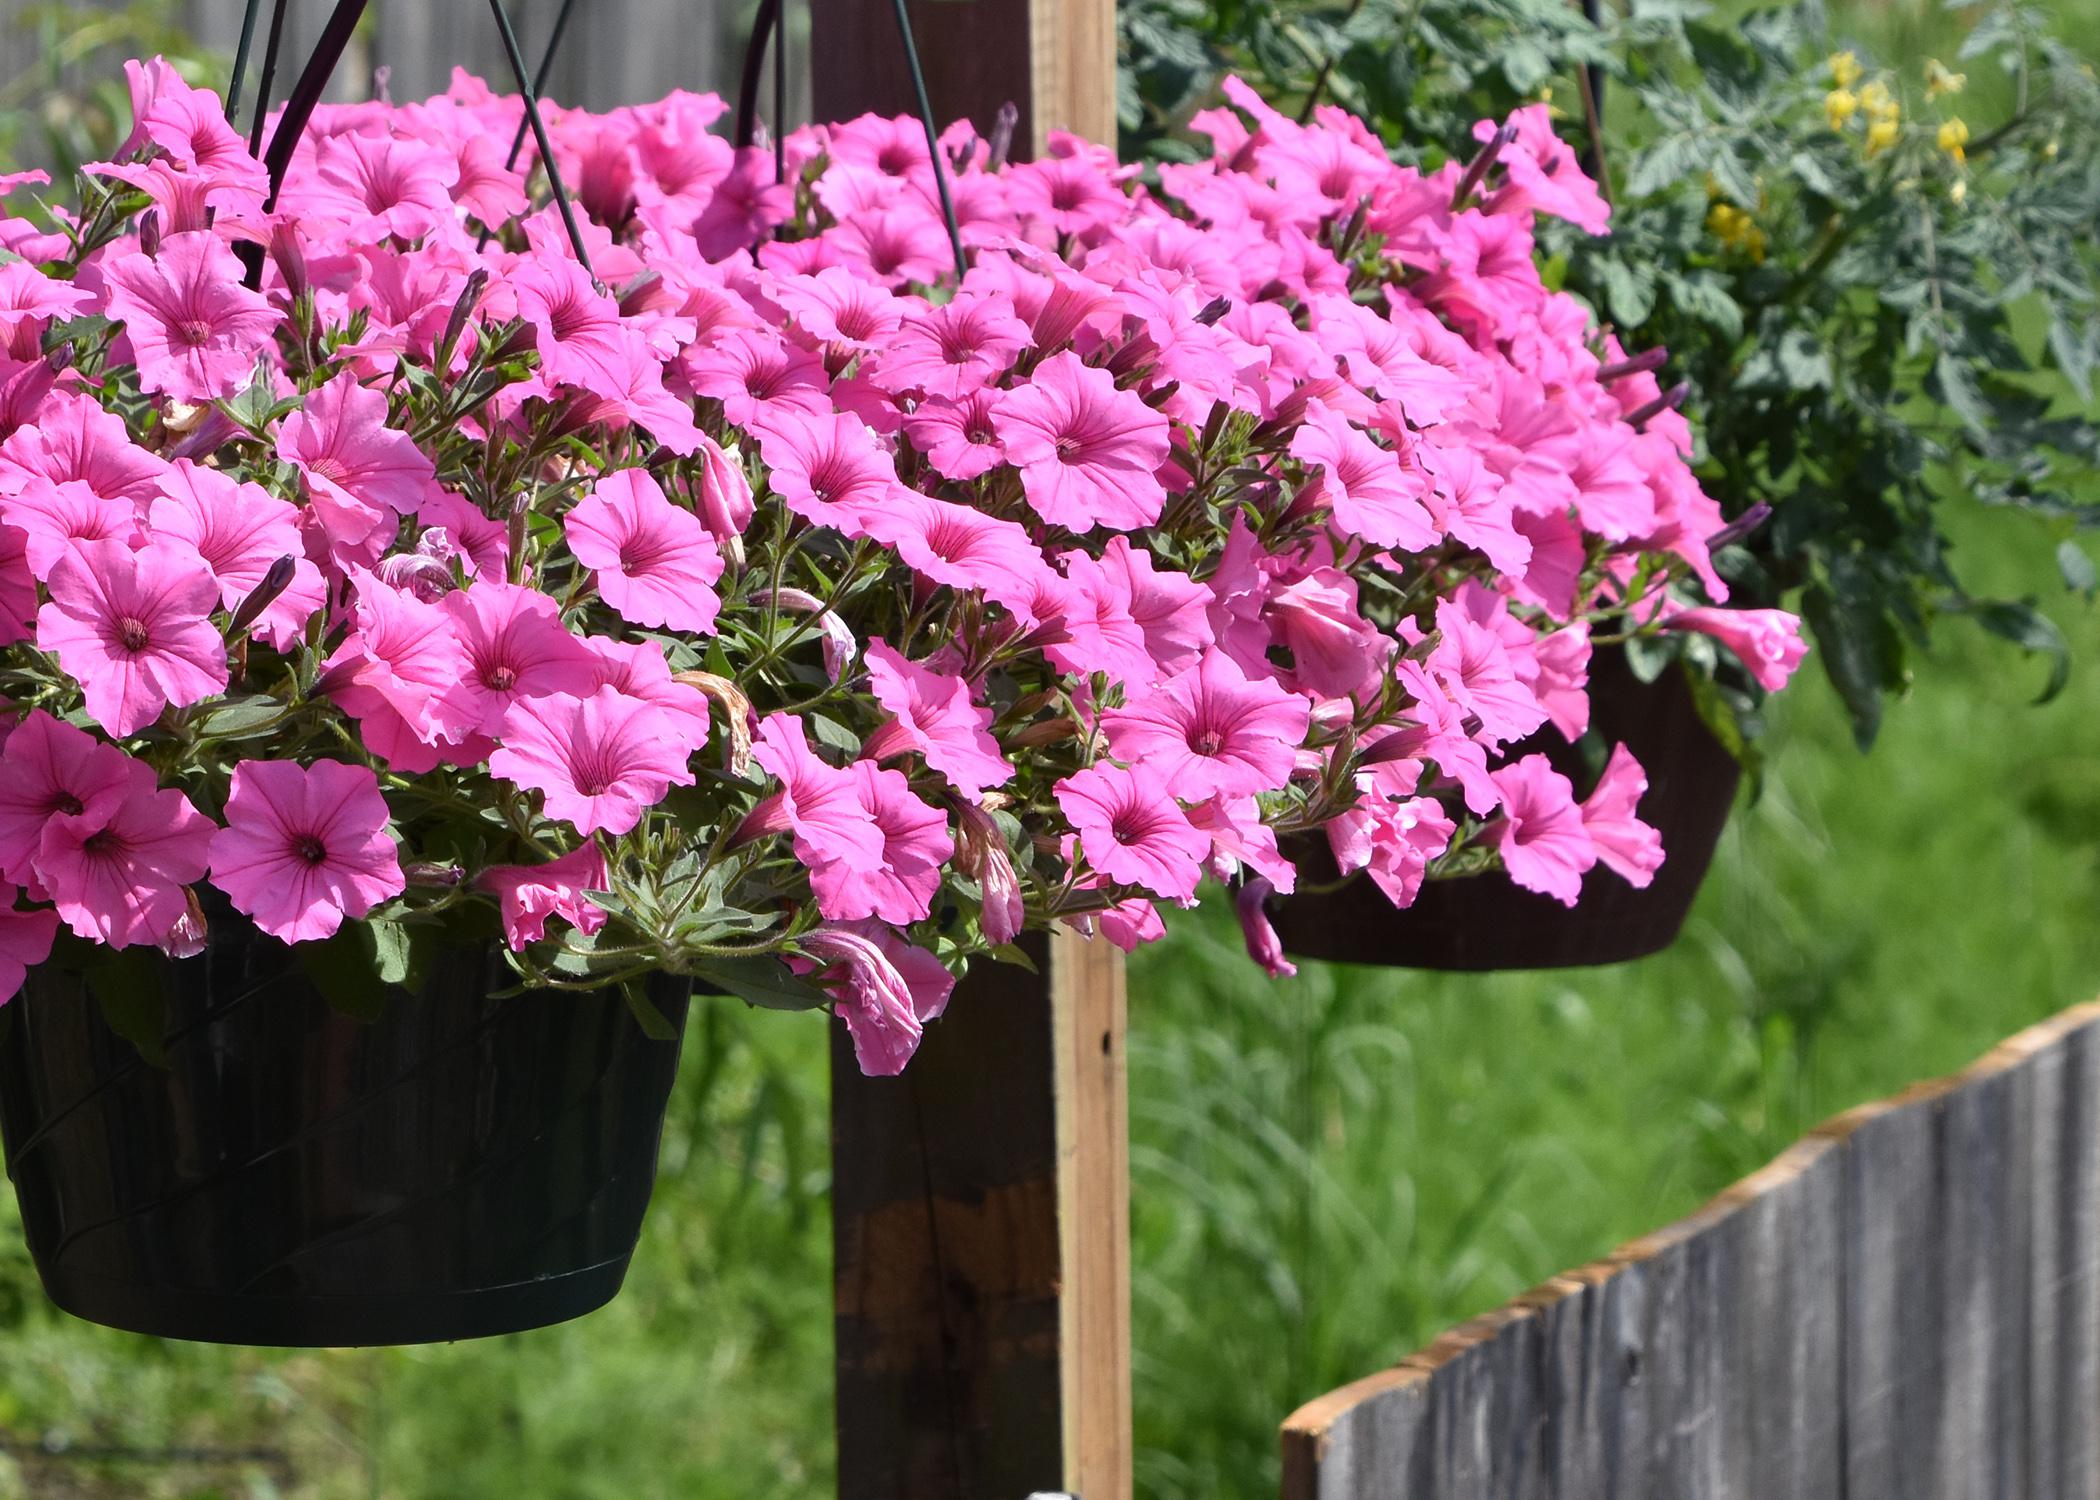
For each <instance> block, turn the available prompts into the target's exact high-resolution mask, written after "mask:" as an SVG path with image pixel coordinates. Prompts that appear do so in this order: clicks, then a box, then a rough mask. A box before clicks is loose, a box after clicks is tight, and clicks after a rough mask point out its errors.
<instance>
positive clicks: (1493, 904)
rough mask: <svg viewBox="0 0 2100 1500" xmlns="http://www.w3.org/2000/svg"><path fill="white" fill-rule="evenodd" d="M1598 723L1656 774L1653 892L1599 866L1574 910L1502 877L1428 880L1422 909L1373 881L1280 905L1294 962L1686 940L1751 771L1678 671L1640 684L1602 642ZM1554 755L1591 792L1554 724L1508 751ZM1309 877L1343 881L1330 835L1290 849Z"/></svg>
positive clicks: (1282, 932)
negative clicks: (1720, 736) (1710, 723)
mask: <svg viewBox="0 0 2100 1500" xmlns="http://www.w3.org/2000/svg"><path fill="white" fill-rule="evenodd" d="M1589 693H1590V720H1591V725H1592V727H1593V728H1594V729H1595V731H1596V732H1597V734H1598V735H1599V736H1600V737H1601V738H1602V739H1604V740H1605V741H1606V742H1607V743H1622V744H1624V745H1625V746H1626V748H1627V749H1629V750H1630V751H1632V752H1633V755H1634V758H1635V759H1637V760H1638V761H1639V762H1640V763H1641V766H1642V768H1643V769H1644V770H1645V771H1646V772H1647V773H1648V792H1647V795H1646V796H1645V797H1643V798H1642V799H1641V804H1640V816H1641V818H1642V820H1643V821H1645V822H1647V823H1650V824H1652V825H1654V827H1656V828H1657V829H1658V830H1660V831H1661V833H1662V840H1663V850H1664V859H1663V864H1662V868H1661V869H1659V870H1658V871H1656V873H1655V879H1654V880H1653V881H1652V882H1651V883H1650V884H1649V885H1648V886H1647V887H1646V888H1644V889H1635V888H1634V887H1633V886H1631V885H1629V884H1627V882H1626V881H1625V880H1623V879H1622V878H1620V877H1619V876H1618V875H1616V874H1614V873H1613V872H1612V871H1610V870H1608V869H1606V868H1605V867H1604V866H1603V865H1601V864H1600V865H1597V866H1596V867H1595V868H1593V869H1592V870H1591V871H1590V872H1589V874H1588V875H1587V876H1585V877H1584V879H1583V884H1582V899H1581V900H1580V901H1579V902H1578V903H1577V904H1576V905H1574V906H1573V907H1568V906H1563V905H1562V904H1561V903H1560V902H1558V901H1555V900H1554V899H1553V898H1552V897H1550V896H1541V895H1539V894H1537V893H1536V892H1533V891H1527V890H1524V889H1522V888H1521V887H1519V886H1517V885H1515V884H1513V883H1512V882H1511V881H1510V879H1509V877H1508V876H1506V875H1503V874H1501V873H1500V872H1495V873H1491V874H1485V875H1470V876H1464V877H1461V878H1459V879H1456V880H1433V881H1430V882H1428V883H1426V884H1425V885H1423V887H1422V889H1421V892H1420V894H1419V895H1417V896H1416V898H1415V902H1414V905H1412V906H1410V907H1408V908H1406V909H1405V910H1398V909H1396V908H1395V907H1394V906H1393V904H1392V903H1391V902H1390V901H1388V900H1387V899H1386V898H1385V895H1384V893H1383V892H1381V891H1380V890H1379V889H1378V887H1377V886H1375V885H1373V884H1372V883H1371V882H1370V881H1369V880H1366V879H1362V878H1359V879H1356V880H1352V881H1350V882H1349V883H1348V884H1347V885H1344V886H1342V887H1341V888H1340V889H1339V890H1335V891H1331V892H1328V893H1326V894H1322V895H1307V896H1292V897H1290V898H1289V899H1287V900H1286V901H1284V902H1283V904H1282V908H1281V910H1280V912H1279V913H1278V915H1277V918H1276V931H1277V934H1278V935H1279V936H1280V937H1281V938H1282V940H1283V946H1284V948H1285V950H1286V951H1287V952H1289V953H1291V954H1292V955H1294V956H1295V957H1298V958H1310V959H1327V960H1332V961H1334V962H1338V963H1359V964H1383V965H1386V966H1388V967H1393V968H1404V969H1449V970H1461V971H1468V972H1476V973H1477V972H1484V971H1488V970H1499V969H1561V968H1577V967H1583V966H1587V965H1594V964H1615V963H1623V962H1625V961H1626V960H1628V959H1634V958H1646V957H1647V956H1648V955H1649V954H1651V953H1659V952H1661V951H1662V950H1663V949H1665V948H1667V947H1669V946H1670V944H1671V943H1673V942H1675V941H1676V940H1677V934H1678V933H1679V931H1681V930H1682V929H1683V927H1684V919H1685V917H1686V915H1687V914H1688V913H1689V912H1690V911H1691V909H1692V900H1693V898H1694V897H1696V896H1697V895H1698V894H1699V886H1700V884H1701V883H1702V882H1703V881H1704V880H1705V879H1706V870H1707V866H1709V865H1710V864H1711V863H1712V862H1713V854H1714V846H1715V845H1716V844H1717V843H1719V842H1720V838H1721V830H1722V828H1724V827H1725V826H1726V825H1727V822H1728V814H1729V811H1730V809H1731V808H1732V807H1733V806H1734V804H1735V792H1736V785H1737V783H1738V781H1739V779H1740V777H1741V767H1740V766H1738V765H1737V763H1736V760H1735V757H1734V756H1733V755H1731V754H1729V752H1728V750H1727V748H1726V747H1725V746H1723V745H1722V744H1721V742H1720V741H1719V740H1717V739H1716V738H1714V735H1713V731H1711V730H1710V729H1708V728H1707V727H1706V724H1705V722H1704V721H1703V720H1702V719H1701V718H1700V717H1699V710H1698V708H1697V706H1696V705H1695V704H1694V702H1693V700H1692V692H1691V688H1690V686H1689V685H1688V684H1687V683H1686V681H1685V679H1684V675H1683V673H1682V672H1681V671H1676V670H1672V671H1668V672H1665V673H1664V674H1663V675H1662V676H1661V677H1660V678H1658V679H1657V680H1656V681H1654V682H1652V683H1646V682H1642V681H1641V680H1640V679H1639V678H1638V677H1636V676H1634V674H1633V671H1632V669H1631V668H1630V667H1629V666H1628V665H1627V664H1626V658H1625V655H1624V653H1623V652H1619V651H1599V652H1598V653H1597V656H1596V658H1595V660H1594V661H1593V662H1592V663H1591V669H1590V684H1589ZM1534 751H1541V752H1544V753H1545V754H1546V755H1547V756H1548V757H1549V758H1550V759H1551V760H1552V762H1553V764H1554V767H1555V769H1557V770H1559V771H1560V772H1561V773H1562V774H1563V775H1565V776H1567V777H1568V778H1569V779H1570V780H1571V781H1573V782H1574V783H1575V787H1576V790H1577V792H1578V793H1581V794H1584V795H1586V794H1587V793H1588V791H1589V789H1590V785H1591V783H1592V782H1593V781H1594V780H1595V773H1594V772H1593V771H1592V770H1591V769H1590V768H1588V767H1587V766H1586V764H1585V762H1584V760H1583V758H1582V756H1581V755H1580V754H1579V753H1578V751H1577V749H1576V747H1574V746H1571V745H1569V744H1568V743H1567V742H1566V741H1565V740H1563V739H1562V738H1561V737H1560V736H1559V735H1558V734H1556V733H1554V732H1553V731H1552V730H1551V729H1545V730H1541V731H1540V732H1539V733H1538V734H1537V735H1534V736H1533V737H1532V738H1531V739H1529V740H1526V741H1524V742H1523V743H1521V744H1519V745H1515V746H1512V747H1511V748H1510V750H1509V757H1510V758H1511V759H1516V758H1518V757H1520V756H1523V755H1526V754H1530V753H1532V752H1534ZM1293 852H1294V853H1295V854H1297V855H1298V856H1299V857H1300V858H1299V879H1300V880H1301V881H1302V882H1303V883H1305V884H1307V885H1317V884H1320V883H1322V882H1323V881H1331V880H1334V879H1335V878H1336V871H1335V867H1334V862H1333V859H1332V858H1331V856H1330V855H1329V853H1328V850H1327V845H1326V841H1325V840H1324V839H1321V840H1308V841H1306V844H1305V846H1304V847H1303V848H1301V849H1298V850H1294V851H1293Z"/></svg>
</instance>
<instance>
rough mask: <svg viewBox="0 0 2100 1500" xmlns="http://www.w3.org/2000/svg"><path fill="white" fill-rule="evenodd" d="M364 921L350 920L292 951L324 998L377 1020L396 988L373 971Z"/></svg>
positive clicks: (352, 1014) (339, 1007)
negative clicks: (362, 931)
mask: <svg viewBox="0 0 2100 1500" xmlns="http://www.w3.org/2000/svg"><path fill="white" fill-rule="evenodd" d="M364 925H365V924H363V923H349V924H346V925H345V926H343V927H341V928H338V929H337V930H336V933H335V935H334V936H333V937H329V938H326V939H324V940H322V941H321V942H318V943H294V944H293V945H292V952H293V954H294V955H296V956H297V958H298V960H299V967H300V968H301V969H303V970H304V971H305V972H306V977H307V978H308V979H309V980H310V981H312V983H313V987H314V988H315V989H317V990H319V991H320V992H321V998H322V999H324V1000H326V1001H327V1002H328V1003H329V1004H330V1005H331V1006H333V1007H334V1008H335V1009H337V1010H339V1011H341V1012H342V1013H343V1014H344V1015H346V1016H350V1017H352V1018H354V1019H356V1020H359V1021H376V1020H378V1019H379V1017H380V1016H381V1015H383V1014H385V1012H386V1007H387V1002H388V1001H389V1000H390V999H392V998H393V991H392V990H391V989H390V988H389V987H388V986H387V985H386V984H385V983H384V982H383V981H381V979H380V978H379V976H378V974H376V973H375V972H373V967H372V955H371V954H370V952H369V951H368V950H367V949H366V948H365V945H364V942H363V941H362V939H361V938H360V937H359V933H360V931H361V930H362V928H363V926H364Z"/></svg>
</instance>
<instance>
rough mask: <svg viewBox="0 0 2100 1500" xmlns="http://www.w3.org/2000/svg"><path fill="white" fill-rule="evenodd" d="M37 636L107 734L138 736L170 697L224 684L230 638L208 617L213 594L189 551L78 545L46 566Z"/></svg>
mask: <svg viewBox="0 0 2100 1500" xmlns="http://www.w3.org/2000/svg"><path fill="white" fill-rule="evenodd" d="M49 588H50V592H51V602H50V603H49V604H46V605H45V606H44V607H43V608H42V609H40V610H38V611H37V619H36V639H37V645H38V646H39V647H41V648H42V649H43V650H46V651H50V652H52V653H54V654H55V655H56V656H57V657H58V660H59V665H61V666H63V667H64V668H65V669H66V671H68V672H69V673H71V674H72V676H73V678H74V680H75V681H77V682H78V683H79V684H80V689H81V692H82V693H83V694H84V695H85V696H86V698H87V708H88V712H89V713H91V714H93V715H94V716H95V721H96V722H97V723H99V724H100V725H101V726H102V727H103V728H104V729H107V730H108V731H109V732H110V733H111V734H116V735H125V734H136V733H137V732H138V731H139V730H141V729H143V728H145V727H146V726H147V725H148V724H150V723H152V722H153V721H154V720H155V719H157V718H159V717H160V713H161V710H162V709H164V708H166V707H167V706H168V705H169V704H171V703H172V704H174V705H176V706H177V707H180V706H182V705H184V704H188V703H195V702H198V701H199V700H200V699H204V698H208V697H210V696H211V695H212V694H214V693H218V692H222V691H224V690H225V687H226V644H225V642H224V641H223V640H221V639H220V637H219V632H218V630H217V629H216V628H215V627H214V626H213V625H212V623H211V621H210V619H209V618H208V617H209V616H210V614H211V611H212V609H213V607H214V606H215V605H216V604H217V603H218V597H219V591H218V588H217V586H216V585H215V584H214V583H213V582H212V577H211V574H210V573H209V572H207V571H206V570H204V569H202V568H199V567H198V566H197V563H196V555H195V554H194V553H192V552H190V551H189V550H188V549H187V548H183V547H179V546H173V545H169V544H167V543H156V544H154V545H151V546H148V547H143V548H141V549H140V550H139V551H137V552H133V551H132V550H131V549H129V548H128V547H125V546H124V545H123V544H122V543H119V542H83V543H80V544H79V546H78V548H77V550H76V551H75V552H74V553H72V554H71V555H70V556H67V557H63V558H61V559H60V560H59V562H58V565H57V566H56V567H55V568H53V569H52V570H51V578H50V581H49Z"/></svg>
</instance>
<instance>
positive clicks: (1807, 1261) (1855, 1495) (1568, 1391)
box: [1283, 1004, 2100, 1500]
mask: <svg viewBox="0 0 2100 1500" xmlns="http://www.w3.org/2000/svg"><path fill="white" fill-rule="evenodd" d="M2096 1131H2100V1004H2092V1005H2084V1006H2078V1007H2075V1008H2073V1009H2071V1010H2068V1011H2065V1012H2064V1013H2063V1014H2061V1015H2059V1016H2057V1017H2055V1018H2054V1019H2052V1020H2050V1021H2047V1022H2044V1023H2043V1024H2042V1025H2040V1026H2036V1027H2034V1028H2032V1029H2030V1030H2028V1031H2025V1032H2022V1033H2021V1034H2020V1035H2018V1036H2016V1037H2014V1038H2012V1039H2011V1040H2010V1041H2007V1042H2005V1043H2003V1044H2002V1045H2000V1046H1999V1047H1997V1048H1994V1049H1993V1050H1992V1051H1991V1052H1990V1053H1988V1054H1987V1055H1986V1056H1984V1057H1983V1058H1981V1059H1980V1060H1979V1061H1978V1062H1976V1063H1975V1064H1974V1065H1973V1066H1971V1067H1970V1068H1968V1069H1966V1070H1965V1071H1963V1072H1961V1073H1959V1074H1956V1075H1955V1076H1953V1077H1951V1078H1946V1079H1939V1080H1934V1081H1932V1082H1929V1083H1924V1084H1919V1085H1916V1086H1914V1087H1912V1088H1910V1089H1908V1090H1905V1091H1904V1092H1903V1093H1902V1094H1899V1095H1897V1096H1896V1097H1894V1098H1892V1099H1889V1100H1884V1101H1881V1102H1879V1103H1875V1104H1870V1105H1866V1106H1863V1107H1861V1108H1859V1109H1856V1110H1852V1111H1850V1112H1848V1113H1846V1114H1844V1115H1840V1116H1838V1117H1837V1118H1836V1119H1834V1120H1832V1121H1830V1122H1828V1123H1827V1124H1825V1125H1823V1126H1821V1127H1819V1128H1818V1129H1816V1130H1815V1131H1813V1132H1811V1133H1810V1135H1809V1136H1808V1137H1807V1138H1806V1139H1804V1140H1802V1141H1801V1142H1799V1143H1798V1144H1796V1145H1795V1146H1794V1147H1792V1148H1791V1149H1790V1150H1788V1151H1787V1152H1786V1153H1785V1154H1783V1155H1782V1156H1780V1157H1779V1158H1778V1159H1777V1160H1776V1161H1774V1162H1772V1163H1771V1164H1770V1165H1769V1166H1767V1167H1765V1168H1764V1169H1763V1170H1761V1171H1759V1172H1757V1173H1755V1174H1753V1175H1752V1176H1750V1177H1748V1178H1746V1179H1744V1180H1743V1181H1742V1182H1739V1183H1737V1184H1736V1185H1735V1186H1733V1187H1731V1188H1729V1189H1728V1190H1727V1191H1726V1192H1724V1193H1722V1194H1721V1195H1720V1196H1719V1197H1717V1198H1716V1199H1715V1200H1714V1201H1713V1202H1712V1203H1710V1204H1708V1205H1707V1206H1706V1207H1705V1208H1703V1209H1701V1210H1700V1211H1699V1212H1698V1213H1696V1214H1694V1215H1692V1216H1691V1217H1690V1218H1688V1219H1685V1220H1683V1221H1681V1222H1679V1223H1677V1224H1674V1225H1671V1226H1670V1227H1668V1228H1666V1229H1662V1230H1659V1231H1657V1232H1656V1233H1654V1234H1651V1235H1648V1236H1645V1237H1644V1238H1642V1239H1639V1240H1635V1241H1634V1242H1632V1243H1631V1244H1628V1245H1624V1246H1621V1247H1620V1248H1619V1249H1617V1250H1615V1251H1613V1252H1612V1253H1611V1254H1610V1255H1608V1256H1606V1257H1605V1258H1604V1259H1602V1260H1601V1261H1598V1262H1596V1263H1595V1264H1593V1265H1589V1266H1585V1267H1582V1268H1580V1269H1578V1270H1575V1271H1571V1272H1569V1273H1567V1274H1566V1275H1563V1276H1558V1277H1555V1278H1554V1279H1553V1280H1552V1281H1550V1282H1548V1283H1546V1284H1545V1285H1544V1286H1542V1287H1539V1288H1537V1289H1536V1290H1534V1291H1532V1292H1529V1293H1526V1294H1525V1295H1524V1296H1522V1297H1520V1298H1518V1299H1517V1300H1516V1301H1514V1302H1512V1303H1510V1304H1508V1305H1507V1306H1505V1307H1503V1308H1500V1309H1497V1310H1496V1311H1495V1312H1493V1313H1490V1314H1487V1315H1486V1316H1484V1317H1481V1318H1477V1319H1475V1320H1473V1321H1472V1322H1470V1323H1467V1324H1465V1325H1463V1326H1461V1327H1459V1328H1456V1329H1453V1330H1452V1331H1451V1332H1449V1333H1447V1334H1445V1335H1444V1336H1443V1337H1442V1338H1440V1339H1438V1340H1437V1341H1436V1342H1435V1343H1434V1344H1432V1345H1431V1346H1430V1347H1429V1348H1428V1349H1426V1350H1424V1351H1422V1352H1421V1353H1419V1354H1416V1355H1412V1356H1410V1357H1409V1358H1407V1359H1405V1360H1403V1361H1402V1362H1401V1363H1400V1364H1399V1365H1398V1366H1396V1367H1395V1368H1393V1369H1391V1370H1388V1371H1384V1372H1381V1373H1380V1374H1377V1375H1373V1376H1369V1377H1367V1378H1365V1379H1363V1380H1360V1381H1357V1382H1355V1383H1354V1384H1352V1385H1348V1386H1344V1387H1342V1388H1341V1389H1340V1390H1338V1391H1334V1392H1332V1393H1330V1394H1329V1395H1326V1396H1323V1397H1321V1398H1319V1399H1318V1400H1315V1401H1312V1402H1309V1403H1308V1404H1307V1405H1305V1406H1304V1407H1302V1408H1300V1409H1299V1410H1298V1411H1297V1412H1296V1413H1294V1414H1293V1415H1292V1416H1291V1418H1290V1419H1289V1420H1288V1421H1287V1422H1286V1423H1285V1424H1284V1428H1283V1455H1284V1485H1283V1492H1284V1495H1285V1497H1286V1500H1475V1497H1481V1500H1486V1497H1495V1500H1504V1497H1507V1500H1573V1497H1581V1500H1591V1497H1627V1500H1645V1497H1651V1496H1657V1497H1659V1496H1669V1497H1678V1496H1687V1497H1689V1496H1697V1497H1700V1500H1706V1497H1716V1500H1738V1497H1739V1500H1762V1497H1768V1496H1788V1497H1803V1500H1823V1497H1830V1500H1838V1497H1846V1500H1928V1497H1949V1500H1952V1497H1960V1500H1975V1497H1984V1496H2017V1497H2028V1496H2032V1497H2037V1500H2044V1497H2046V1500H2059V1497H2061V1500H2073V1497H2077V1500H2091V1497H2094V1496H2096V1495H2100V1434H2096V1426H2100V1134H2096Z"/></svg>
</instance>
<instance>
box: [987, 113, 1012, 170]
mask: <svg viewBox="0 0 2100 1500" xmlns="http://www.w3.org/2000/svg"><path fill="white" fill-rule="evenodd" d="M1020 123H1021V111H1020V109H1019V108H1018V107H1017V106H1016V105H1015V104H1014V102H1013V101H1012V100H1011V99H1009V100H1007V101H1006V103H1004V104H1002V105H1000V106H999V113H998V114H996V115H994V116H993V117H992V141H991V146H992V151H991V156H990V157H989V158H988V159H987V160H986V162H985V164H984V169H985V170H986V171H987V172H996V171H998V170H999V169H1000V168H1001V167H1003V166H1005V165H1006V158H1007V157H1009V156H1010V155H1012V154H1013V149H1014V127H1015V126H1017V125H1019V124H1020Z"/></svg>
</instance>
